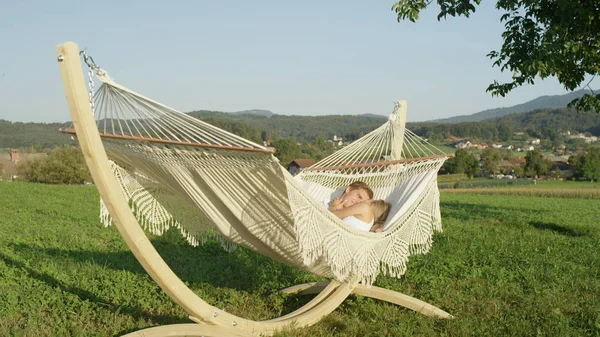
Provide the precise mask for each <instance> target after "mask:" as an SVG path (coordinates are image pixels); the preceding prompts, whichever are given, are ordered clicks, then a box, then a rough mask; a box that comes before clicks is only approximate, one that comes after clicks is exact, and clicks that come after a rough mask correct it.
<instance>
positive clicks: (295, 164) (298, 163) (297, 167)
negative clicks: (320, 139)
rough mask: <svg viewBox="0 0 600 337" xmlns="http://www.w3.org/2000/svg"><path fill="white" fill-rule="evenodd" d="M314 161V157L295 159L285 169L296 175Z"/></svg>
mask: <svg viewBox="0 0 600 337" xmlns="http://www.w3.org/2000/svg"><path fill="white" fill-rule="evenodd" d="M315 163H316V161H315V160H314V159H296V160H293V161H292V162H291V163H290V164H289V165H288V167H287V170H288V172H290V173H291V174H292V175H296V174H298V173H300V172H302V171H303V170H304V169H306V168H308V167H311V166H312V165H314V164H315Z"/></svg>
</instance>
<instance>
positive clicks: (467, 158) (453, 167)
mask: <svg viewBox="0 0 600 337" xmlns="http://www.w3.org/2000/svg"><path fill="white" fill-rule="evenodd" d="M477 167H478V161H477V158H475V156H474V155H473V154H472V153H471V152H469V151H467V150H465V149H458V150H456V153H455V154H454V157H453V158H450V159H448V160H446V162H445V163H444V169H445V170H446V172H448V173H451V174H454V173H464V174H466V175H467V176H468V177H469V178H472V177H473V176H474V175H475V173H476V172H477Z"/></svg>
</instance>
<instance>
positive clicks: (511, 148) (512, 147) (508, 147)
mask: <svg viewBox="0 0 600 337" xmlns="http://www.w3.org/2000/svg"><path fill="white" fill-rule="evenodd" d="M514 148H515V147H514V146H512V145H508V146H507V147H505V149H507V150H513V149H514Z"/></svg>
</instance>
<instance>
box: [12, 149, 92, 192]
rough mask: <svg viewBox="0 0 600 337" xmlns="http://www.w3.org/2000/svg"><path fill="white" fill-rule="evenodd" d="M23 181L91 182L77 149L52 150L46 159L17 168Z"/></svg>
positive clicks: (55, 182)
mask: <svg viewBox="0 0 600 337" xmlns="http://www.w3.org/2000/svg"><path fill="white" fill-rule="evenodd" d="M18 169H19V175H20V176H22V177H23V179H24V180H26V181H29V182H35V183H45V184H83V183H84V182H86V181H92V178H91V175H90V173H89V171H88V169H87V166H86V164H85V159H84V158H83V153H82V152H81V150H80V149H79V148H78V147H74V146H68V145H67V146H62V147H57V148H54V149H53V150H52V151H50V153H49V154H48V157H47V158H44V159H37V160H32V161H29V162H26V163H24V164H23V165H20V166H19V168H18Z"/></svg>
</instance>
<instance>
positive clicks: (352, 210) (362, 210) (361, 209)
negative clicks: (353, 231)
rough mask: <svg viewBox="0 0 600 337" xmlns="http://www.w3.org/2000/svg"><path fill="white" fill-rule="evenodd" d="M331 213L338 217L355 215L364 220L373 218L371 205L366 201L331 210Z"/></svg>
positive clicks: (367, 220)
mask: <svg viewBox="0 0 600 337" xmlns="http://www.w3.org/2000/svg"><path fill="white" fill-rule="evenodd" d="M331 213H333V214H335V215H336V216H337V217H338V218H340V219H343V218H345V217H347V216H355V217H356V218H358V219H359V220H362V221H364V222H369V221H371V220H373V211H371V207H370V206H369V205H368V204H367V203H366V202H361V203H358V204H354V205H352V206H348V207H346V208H342V209H338V210H335V211H331Z"/></svg>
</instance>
